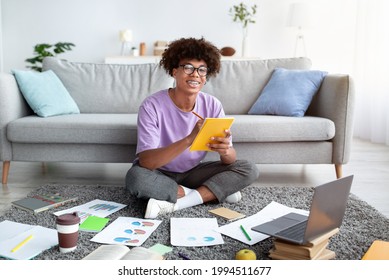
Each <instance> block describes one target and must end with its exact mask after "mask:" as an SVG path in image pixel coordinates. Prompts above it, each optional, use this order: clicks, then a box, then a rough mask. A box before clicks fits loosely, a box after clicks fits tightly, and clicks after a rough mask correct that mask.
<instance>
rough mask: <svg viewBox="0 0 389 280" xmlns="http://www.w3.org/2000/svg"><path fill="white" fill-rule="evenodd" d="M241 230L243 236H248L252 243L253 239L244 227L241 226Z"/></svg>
mask: <svg viewBox="0 0 389 280" xmlns="http://www.w3.org/2000/svg"><path fill="white" fill-rule="evenodd" d="M240 229H241V230H242V231H243V234H244V236H246V238H247V239H248V240H249V241H251V237H250V235H249V234H248V233H247V231H246V230H245V229H244V227H243V226H242V225H240Z"/></svg>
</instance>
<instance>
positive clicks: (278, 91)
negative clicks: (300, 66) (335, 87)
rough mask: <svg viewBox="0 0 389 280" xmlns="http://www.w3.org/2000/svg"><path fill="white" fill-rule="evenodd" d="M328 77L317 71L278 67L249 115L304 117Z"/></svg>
mask: <svg viewBox="0 0 389 280" xmlns="http://www.w3.org/2000/svg"><path fill="white" fill-rule="evenodd" d="M326 75H327V72H325V71H318V70H295V69H293V70H289V69H284V68H276V69H275V70H274V72H273V74H272V76H271V78H270V80H269V82H268V83H267V84H266V86H265V87H264V89H263V91H262V92H261V94H260V96H259V97H258V99H257V100H256V101H255V103H254V104H253V106H252V107H251V108H250V110H249V112H248V113H249V114H256V115H280V116H292V117H302V116H304V114H305V112H306V110H307V109H308V106H309V104H310V103H311V101H312V98H313V96H314V95H315V94H316V92H317V91H318V90H319V88H320V85H321V83H322V81H323V79H324V77H325V76H326Z"/></svg>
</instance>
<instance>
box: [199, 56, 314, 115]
mask: <svg viewBox="0 0 389 280" xmlns="http://www.w3.org/2000/svg"><path fill="white" fill-rule="evenodd" d="M311 65H312V63H311V61H310V60H309V59H308V58H305V57H293V58H281V59H268V60H228V58H227V59H226V60H222V61H221V68H220V73H219V74H218V75H217V76H216V77H212V78H210V79H209V81H207V84H206V85H205V86H204V88H203V91H204V92H206V93H209V94H212V95H214V96H215V97H217V98H218V99H219V100H220V101H221V103H222V104H223V107H224V111H225V113H226V114H247V112H248V111H249V109H250V107H251V106H252V105H253V104H254V102H255V100H256V99H257V98H258V95H259V93H260V92H261V91H262V89H263V88H264V86H265V85H266V83H267V82H268V81H269V79H270V76H271V75H272V73H273V70H274V69H275V68H281V67H282V68H285V69H310V67H311Z"/></svg>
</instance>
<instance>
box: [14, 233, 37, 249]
mask: <svg viewBox="0 0 389 280" xmlns="http://www.w3.org/2000/svg"><path fill="white" fill-rule="evenodd" d="M33 237H34V236H33V235H30V236H28V237H27V238H26V239H24V240H23V241H22V242H20V243H19V244H18V245H16V246H15V248H13V249H12V250H11V252H12V253H14V252H16V251H17V250H19V249H20V247H22V246H23V245H24V244H26V243H27V242H28V241H30V240H31V239H32V238H33Z"/></svg>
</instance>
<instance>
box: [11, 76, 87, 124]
mask: <svg viewBox="0 0 389 280" xmlns="http://www.w3.org/2000/svg"><path fill="white" fill-rule="evenodd" d="M12 73H13V74H14V76H15V79H16V82H17V83H18V86H19V89H20V91H21V92H22V94H23V96H24V98H25V99H26V101H27V103H28V105H30V107H31V109H32V110H33V111H34V112H35V113H36V114H37V115H38V116H40V117H50V116H56V115H66V114H79V113H80V110H79V109H78V106H77V104H76V102H74V100H73V98H72V97H71V96H70V94H69V92H68V91H67V89H66V88H65V86H64V85H63V84H62V82H61V80H60V79H59V78H58V77H57V75H56V74H55V73H54V72H53V71H52V70H48V71H45V72H34V71H23V70H12Z"/></svg>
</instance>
